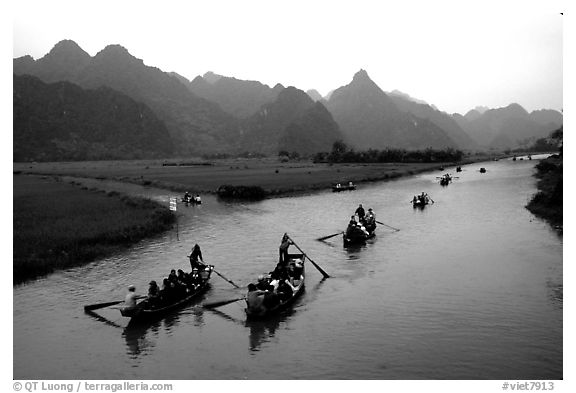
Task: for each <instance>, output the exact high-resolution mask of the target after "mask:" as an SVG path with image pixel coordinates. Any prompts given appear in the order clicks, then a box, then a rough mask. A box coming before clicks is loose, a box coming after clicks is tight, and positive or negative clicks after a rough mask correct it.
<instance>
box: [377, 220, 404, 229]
mask: <svg viewBox="0 0 576 393" xmlns="http://www.w3.org/2000/svg"><path fill="white" fill-rule="evenodd" d="M376 222H377V223H378V224H380V225H384V226H385V227H388V228H390V229H394V230H395V231H399V230H400V229H398V228H394V227H391V226H390V225H387V224H384V223H383V222H380V221H378V220H376Z"/></svg>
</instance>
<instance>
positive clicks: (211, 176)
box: [14, 155, 503, 197]
mask: <svg viewBox="0 0 576 393" xmlns="http://www.w3.org/2000/svg"><path fill="white" fill-rule="evenodd" d="M499 157H503V156H499ZM493 158H495V156H494V155H474V156H468V157H466V158H465V159H464V160H462V161H461V162H459V163H458V164H459V165H464V164H469V163H474V162H481V161H487V160H492V159H493ZM454 165H456V164H455V163H441V162H434V163H376V164H360V163H357V164H326V163H312V162H310V161H288V162H281V161H280V160H278V159H277V158H264V159H227V160H213V161H203V160H200V159H196V160H184V159H182V160H170V161H162V160H148V161H92V162H63V163H15V164H14V170H15V171H19V172H22V173H35V174H42V175H52V176H64V175H66V176H75V177H89V178H96V179H102V180H115V181H123V182H130V183H135V184H140V185H144V186H152V187H156V188H162V189H167V190H172V191H179V192H184V191H189V192H191V193H200V194H205V193H210V194H215V193H216V192H217V190H218V188H219V187H220V186H222V185H229V186H233V187H239V186H247V187H260V188H261V189H262V190H263V192H264V195H265V196H267V197H271V196H283V195H295V194H302V193H306V192H310V191H315V190H327V189H330V188H331V186H332V185H333V184H336V183H348V182H349V181H352V182H354V183H355V184H357V185H358V184H362V183H367V182H374V181H383V180H392V179H397V178H399V177H402V176H410V175H415V174H418V173H422V172H429V171H440V168H441V167H446V171H449V170H450V169H449V168H448V167H449V166H454Z"/></svg>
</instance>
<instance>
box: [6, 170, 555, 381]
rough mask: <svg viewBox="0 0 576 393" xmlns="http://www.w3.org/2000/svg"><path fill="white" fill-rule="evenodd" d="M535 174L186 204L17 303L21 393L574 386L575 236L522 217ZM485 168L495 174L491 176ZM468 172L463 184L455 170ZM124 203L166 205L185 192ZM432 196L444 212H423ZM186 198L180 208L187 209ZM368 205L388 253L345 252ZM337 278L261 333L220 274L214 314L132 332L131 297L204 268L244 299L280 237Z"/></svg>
mask: <svg viewBox="0 0 576 393" xmlns="http://www.w3.org/2000/svg"><path fill="white" fill-rule="evenodd" d="M535 163H536V162H535V160H532V161H528V160H524V161H520V160H518V161H512V160H500V161H493V162H486V163H481V164H479V163H477V164H471V165H467V166H463V171H462V172H461V173H454V175H455V176H458V178H456V179H454V181H453V182H452V184H450V185H449V186H447V187H441V186H440V185H439V184H438V182H437V179H436V176H438V175H440V174H441V173H440V172H438V173H425V174H421V175H417V176H414V177H410V178H401V179H398V180H396V181H388V182H375V183H370V184H361V185H360V186H359V187H358V189H357V190H356V191H352V192H341V193H332V192H328V191H327V192H320V193H311V194H309V195H302V196H297V197H285V198H274V199H267V200H264V201H261V202H254V203H223V202H221V201H219V200H217V199H216V198H215V197H211V196H205V197H204V198H203V204H202V205H200V206H193V207H192V206H191V207H185V206H182V205H179V206H178V216H179V218H178V228H177V230H176V228H175V229H174V230H173V231H170V232H168V233H165V234H163V235H161V236H158V237H155V238H153V239H148V240H145V241H142V242H140V243H138V244H136V245H135V246H134V247H132V248H130V249H129V250H127V251H125V252H122V253H121V254H119V255H115V256H113V257H110V258H106V259H102V260H98V261H96V262H94V263H91V264H89V265H86V266H83V267H77V268H73V269H68V270H65V271H62V272H58V273H55V274H52V275H50V276H48V277H46V278H43V279H40V280H37V281H34V282H31V283H29V284H25V285H20V286H16V287H14V290H13V295H14V298H13V305H14V312H13V317H14V318H13V321H14V322H13V328H14V332H13V340H14V347H13V348H14V378H15V379H410V380H414V379H424V380H427V379H441V380H442V379H530V380H538V379H562V377H563V375H562V367H563V363H562V356H563V353H562V345H563V335H562V326H563V320H562V311H563V268H562V237H561V236H560V235H558V234H557V233H556V232H555V231H554V230H553V229H552V228H551V227H550V226H549V225H548V224H547V223H545V222H543V221H542V220H540V219H538V218H536V217H535V216H533V215H532V214H531V213H530V212H529V211H528V210H526V209H525V208H524V206H525V205H526V203H527V202H528V200H529V199H530V197H531V195H532V194H534V193H535V191H536V189H535V183H536V179H535V178H534V177H533V176H532V174H533V173H534V168H533V167H534V164H535ZM481 166H484V167H485V168H486V169H487V172H486V173H484V174H481V173H480V172H479V171H478V169H479V168H480V167H481ZM448 170H450V171H451V172H453V168H447V169H446V171H448ZM119 187H120V188H122V187H124V188H125V190H124V191H128V192H131V193H137V194H141V195H146V196H149V197H151V198H154V199H157V200H159V201H162V202H165V203H166V204H168V199H169V197H170V194H171V193H170V192H169V191H162V190H157V189H151V188H143V187H138V186H133V185H124V186H119ZM422 191H426V192H427V193H428V194H429V195H430V196H431V197H432V199H433V200H434V202H435V203H434V204H431V205H429V206H427V207H426V208H425V209H423V210H419V209H413V208H412V206H411V204H410V203H409V202H410V200H411V199H412V196H413V195H415V194H418V193H420V192H422ZM172 195H173V193H172ZM358 203H362V204H363V205H364V207H365V208H368V207H372V208H373V209H374V211H375V212H376V215H377V220H379V221H381V222H383V223H385V224H388V225H390V226H392V227H395V228H398V229H400V231H394V230H392V229H390V228H388V227H386V226H382V225H381V226H379V227H378V229H377V236H376V238H374V239H372V240H371V241H369V243H368V244H366V245H365V246H362V247H359V248H353V249H345V248H344V247H343V246H342V239H341V237H340V236H337V237H333V238H331V239H328V240H326V241H324V242H319V241H316V240H315V239H316V238H318V237H321V236H326V235H329V234H332V233H336V232H338V231H341V230H343V229H344V228H345V226H346V224H347V222H348V220H349V217H350V215H351V214H353V212H354V210H355V209H356V207H357V206H358ZM284 232H287V233H289V234H290V235H291V237H292V239H294V240H295V241H296V243H297V244H298V245H299V246H300V247H301V248H302V249H303V250H305V251H306V252H307V254H308V255H309V256H310V257H311V258H312V259H313V260H314V261H315V262H316V263H317V264H318V265H319V266H321V267H322V268H323V269H324V270H325V271H326V272H327V273H328V274H330V276H331V277H330V278H328V279H324V280H323V279H322V275H321V274H320V273H319V272H318V271H317V270H316V269H315V268H314V267H313V265H312V264H308V265H307V278H306V291H305V293H304V295H303V296H302V297H301V298H300V299H299V300H298V302H297V303H296V304H295V305H294V307H293V308H292V309H291V310H290V311H289V312H287V313H285V314H283V315H280V316H278V317H276V318H273V319H271V320H268V321H264V322H246V318H245V315H244V311H243V307H244V304H243V302H236V303H231V304H228V305H225V306H223V307H220V308H218V309H216V310H215V311H211V310H206V309H203V308H202V307H201V306H200V305H201V303H202V302H204V301H206V302H208V301H217V300H224V299H233V298H235V297H239V296H241V295H242V294H243V293H244V292H243V291H240V290H237V289H235V288H234V287H232V286H231V285H230V284H229V283H228V282H226V281H225V280H223V279H222V278H220V277H218V276H216V275H213V278H212V280H211V288H210V289H209V290H208V291H207V293H206V294H205V295H204V297H203V298H202V299H199V300H198V301H197V302H195V303H192V304H191V305H190V306H188V307H186V308H184V309H183V310H181V311H179V312H175V313H173V314H171V315H169V316H168V317H167V318H165V319H163V320H160V321H157V322H155V323H151V324H148V325H144V326H138V327H136V328H133V327H131V326H130V327H128V326H127V321H126V320H125V318H123V317H121V316H120V314H119V311H118V310H115V309H102V310H98V314H99V315H100V316H101V318H95V317H94V316H91V315H88V314H85V313H84V312H83V306H84V305H85V304H90V303H99V302H105V301H110V300H119V299H123V298H124V296H125V294H126V288H127V286H128V285H129V284H135V285H136V287H137V292H140V293H145V292H146V289H147V283H148V282H149V281H150V280H151V279H155V280H157V281H158V280H160V279H161V278H163V277H164V276H166V275H167V274H168V273H169V271H170V269H179V268H182V269H187V270H188V268H189V263H188V260H187V258H186V256H187V255H188V253H189V252H190V248H191V247H192V246H193V245H194V244H195V243H198V244H200V246H201V247H202V251H203V255H204V260H205V262H207V263H210V264H214V265H215V267H216V270H217V271H218V272H220V273H222V274H223V275H224V276H226V277H227V278H229V279H231V280H233V281H234V282H236V283H238V284H242V285H246V284H248V283H249V282H251V281H252V280H254V279H255V277H256V276H257V275H258V274H260V273H264V272H268V271H270V270H272V269H273V268H274V265H275V262H276V261H277V258H278V245H279V242H280V238H281V237H282V234H283V233H284Z"/></svg>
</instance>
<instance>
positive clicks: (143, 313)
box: [119, 265, 214, 323]
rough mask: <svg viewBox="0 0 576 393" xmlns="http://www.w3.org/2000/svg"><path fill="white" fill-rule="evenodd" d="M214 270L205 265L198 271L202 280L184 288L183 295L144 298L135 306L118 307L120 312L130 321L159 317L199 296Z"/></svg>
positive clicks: (207, 286)
mask: <svg viewBox="0 0 576 393" xmlns="http://www.w3.org/2000/svg"><path fill="white" fill-rule="evenodd" d="M213 271H214V266H212V265H206V268H205V269H204V270H203V271H202V270H201V271H200V272H199V274H200V276H201V278H202V280H201V283H200V284H199V285H196V286H193V287H188V288H186V292H185V293H184V294H183V296H180V297H178V298H176V299H171V300H170V301H162V300H160V301H157V302H151V301H150V300H148V299H144V300H142V301H141V302H139V303H138V304H136V307H130V308H127V307H119V309H120V313H121V314H122V316H123V317H127V318H131V319H130V323H132V322H134V321H148V320H154V319H156V318H159V317H161V316H163V315H165V314H167V313H169V312H171V311H173V310H176V309H178V308H181V307H184V306H185V305H186V304H188V303H189V302H191V301H192V300H193V299H194V298H196V297H198V296H200V295H201V294H202V293H204V292H205V291H206V290H207V289H208V288H209V284H208V281H209V280H210V276H211V275H212V272H213Z"/></svg>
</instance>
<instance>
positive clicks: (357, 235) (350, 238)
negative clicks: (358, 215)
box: [342, 224, 376, 247]
mask: <svg viewBox="0 0 576 393" xmlns="http://www.w3.org/2000/svg"><path fill="white" fill-rule="evenodd" d="M365 228H366V231H367V233H366V232H364V231H363V230H361V228H353V229H352V228H350V227H348V228H347V229H346V231H345V232H344V234H343V235H342V239H343V241H344V247H348V246H352V245H358V244H364V243H366V240H368V239H372V238H373V237H374V236H376V224H373V225H372V226H370V227H365Z"/></svg>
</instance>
